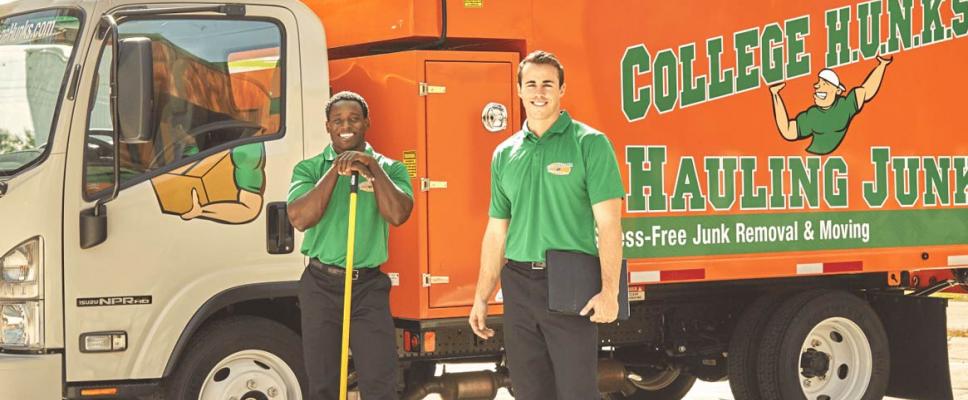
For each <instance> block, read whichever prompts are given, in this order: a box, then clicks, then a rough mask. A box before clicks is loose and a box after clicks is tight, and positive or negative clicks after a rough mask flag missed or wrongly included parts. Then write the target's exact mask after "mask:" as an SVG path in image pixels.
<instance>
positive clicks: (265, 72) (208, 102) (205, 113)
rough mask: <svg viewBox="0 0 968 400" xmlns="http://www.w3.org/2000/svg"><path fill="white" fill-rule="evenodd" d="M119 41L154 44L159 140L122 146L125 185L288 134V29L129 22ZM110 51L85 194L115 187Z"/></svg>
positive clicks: (90, 137)
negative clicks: (285, 35) (285, 33)
mask: <svg viewBox="0 0 968 400" xmlns="http://www.w3.org/2000/svg"><path fill="white" fill-rule="evenodd" d="M119 32H120V38H121V39H124V38H129V37H146V38H149V39H151V50H152V69H153V71H152V76H153V89H154V90H153V94H154V95H153V96H154V98H153V99H152V104H153V113H152V114H153V121H152V124H151V129H153V130H154V135H153V140H151V141H150V142H146V143H137V144H121V145H120V146H121V148H120V154H121V157H120V164H121V182H122V185H127V184H134V183H137V182H139V181H142V180H144V179H147V178H149V177H151V176H154V175H157V174H159V173H163V172H165V171H169V170H171V169H173V168H178V167H180V166H183V165H186V164H188V163H191V162H193V160H198V159H201V158H203V157H205V156H206V155H209V154H214V153H215V152H218V151H221V150H224V149H228V148H232V147H234V146H236V145H240V144H244V143H251V142H253V141H259V140H267V139H271V138H273V137H279V136H281V134H282V126H283V117H284V115H283V112H282V110H283V107H282V99H283V98H284V96H283V93H282V82H283V76H282V71H283V63H282V60H283V57H282V54H283V50H284V49H283V47H282V31H281V29H280V28H279V26H278V25H277V24H275V23H273V22H269V21H263V20H224V19H219V20H215V19H204V18H185V19H148V20H133V21H126V22H122V23H121V24H120V25H119ZM111 57H112V52H111V48H110V46H107V47H105V48H104V50H103V51H102V54H101V56H100V60H99V66H98V73H97V80H98V82H97V84H96V85H95V89H94V90H95V93H94V96H93V99H94V102H93V103H92V105H91V110H90V116H89V119H88V131H87V140H86V148H85V161H84V186H85V187H84V194H85V197H86V198H87V199H89V200H90V199H92V198H94V197H97V196H98V195H100V194H103V193H105V192H106V190H107V189H109V188H111V187H112V186H113V184H114V182H113V168H114V159H113V157H114V148H113V146H114V145H115V144H114V143H113V140H112V136H113V135H112V133H113V123H112V118H111V113H110V103H109V99H110V68H111Z"/></svg>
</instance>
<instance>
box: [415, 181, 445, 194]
mask: <svg viewBox="0 0 968 400" xmlns="http://www.w3.org/2000/svg"><path fill="white" fill-rule="evenodd" d="M430 189H447V181H432V180H430V179H429V178H420V191H421V192H429V191H430Z"/></svg>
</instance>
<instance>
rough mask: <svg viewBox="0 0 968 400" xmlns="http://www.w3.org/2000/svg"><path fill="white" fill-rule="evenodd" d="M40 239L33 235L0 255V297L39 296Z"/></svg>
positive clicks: (41, 262) (41, 263)
mask: <svg viewBox="0 0 968 400" xmlns="http://www.w3.org/2000/svg"><path fill="white" fill-rule="evenodd" d="M42 254H43V252H42V251H41V240H40V237H39V236H37V237H34V238H31V239H30V240H27V241H26V242H23V243H21V244H19V245H17V247H14V248H13V250H10V251H8V252H7V254H4V255H3V257H0V272H2V273H0V298H7V299H36V298H39V297H40V286H41V285H40V284H41V282H42V279H41V278H42V276H41V273H42V272H43V265H44V263H43V260H42V259H41V257H42V256H41V255H42Z"/></svg>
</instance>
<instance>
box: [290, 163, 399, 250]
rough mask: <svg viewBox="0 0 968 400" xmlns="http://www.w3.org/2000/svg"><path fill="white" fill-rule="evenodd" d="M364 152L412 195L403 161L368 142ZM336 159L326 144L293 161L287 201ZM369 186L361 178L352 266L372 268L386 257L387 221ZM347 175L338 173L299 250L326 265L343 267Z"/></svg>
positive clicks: (310, 186) (309, 187) (313, 184)
mask: <svg viewBox="0 0 968 400" xmlns="http://www.w3.org/2000/svg"><path fill="white" fill-rule="evenodd" d="M366 153H367V154H370V155H372V156H373V157H374V158H376V160H377V162H379V164H380V167H381V168H383V170H384V171H386V173H387V176H389V177H390V180H391V181H393V183H394V184H395V185H396V186H397V187H398V188H400V190H402V191H403V192H404V193H406V194H407V195H408V196H410V197H411V198H413V186H411V184H410V176H409V175H408V174H407V168H406V167H405V166H404V165H403V163H401V162H399V161H396V160H392V159H390V158H387V157H385V156H383V155H382V154H380V153H377V152H375V151H373V148H372V147H370V145H369V144H367V145H366ZM334 160H336V151H335V150H333V146H332V145H330V146H326V149H324V150H323V152H322V153H320V154H319V155H317V156H315V157H313V158H310V159H307V160H304V161H301V162H300V163H299V164H296V168H295V169H294V170H293V172H292V183H291V184H290V185H289V203H292V202H293V201H294V200H296V199H298V198H300V197H302V195H304V194H306V192H309V191H310V190H312V189H313V188H314V187H316V184H317V183H318V182H319V181H320V180H321V179H323V175H325V174H326V172H327V171H329V168H330V167H331V166H332V165H333V161H334ZM367 188H372V185H367V184H366V178H363V177H362V176H361V177H360V190H359V195H358V196H357V201H356V239H355V240H356V242H355V245H354V246H353V268H374V267H378V266H380V264H383V263H384V262H386V260H387V238H388V237H389V229H388V226H387V221H386V220H385V219H383V216H382V215H380V210H379V208H378V207H377V204H376V197H375V196H374V194H373V192H372V189H367ZM349 215H350V177H348V176H340V177H339V178H338V179H337V182H336V186H335V187H334V188H333V194H332V197H330V199H329V205H328V206H327V207H326V211H325V212H324V213H323V217H322V218H321V219H320V220H319V222H318V223H316V225H313V226H312V227H310V228H309V229H307V230H306V232H305V235H304V236H303V244H302V248H301V251H302V253H303V254H305V255H306V256H308V257H312V258H316V259H318V260H319V261H322V262H323V263H326V264H331V265H339V266H342V267H346V236H347V232H348V231H349V229H348V226H349Z"/></svg>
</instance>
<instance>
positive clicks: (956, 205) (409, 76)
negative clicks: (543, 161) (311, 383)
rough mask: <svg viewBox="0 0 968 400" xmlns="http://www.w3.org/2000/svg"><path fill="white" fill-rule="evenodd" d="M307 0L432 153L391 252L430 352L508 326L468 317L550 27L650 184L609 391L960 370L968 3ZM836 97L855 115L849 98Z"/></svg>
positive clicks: (413, 144) (940, 389) (569, 69)
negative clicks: (943, 294) (483, 244)
mask: <svg viewBox="0 0 968 400" xmlns="http://www.w3.org/2000/svg"><path fill="white" fill-rule="evenodd" d="M307 4H309V5H310V6H311V7H312V8H313V9H314V10H315V11H316V13H317V14H318V15H319V16H320V19H321V20H322V21H323V24H324V26H325V29H326V31H327V33H328V47H329V54H330V76H331V78H330V79H331V83H332V90H333V91H337V90H355V91H358V92H360V93H361V94H363V95H364V96H365V97H366V98H367V100H368V101H369V102H370V104H371V106H372V108H373V110H374V113H373V115H372V117H371V118H372V119H373V124H372V125H373V127H374V129H372V131H371V134H370V135H369V140H370V141H371V142H372V143H374V146H376V147H377V148H380V149H383V151H386V152H387V153H388V154H391V155H394V156H395V157H397V158H401V157H406V156H405V155H406V154H413V155H415V156H413V157H412V158H411V160H413V161H411V162H412V163H413V164H414V171H413V175H412V176H413V177H414V179H415V180H419V184H420V185H419V186H420V187H421V188H422V190H421V191H420V192H419V193H418V194H417V202H416V204H417V207H416V208H415V214H414V216H415V218H413V220H412V221H411V222H410V223H408V224H407V225H405V226H403V227H402V228H399V229H396V230H395V231H394V232H393V233H392V234H391V248H392V254H391V257H390V261H389V263H388V265H387V266H386V267H387V269H388V270H392V271H396V272H398V273H399V274H400V277H401V280H400V282H401V283H400V285H401V286H400V287H398V288H396V289H395V291H394V292H393V294H392V306H393V310H394V313H395V316H396V317H397V318H398V319H399V320H400V321H401V326H402V327H404V333H405V335H406V338H408V339H409V341H408V342H405V343H404V344H403V347H404V348H403V349H402V350H403V351H402V356H403V357H404V358H413V359H421V358H431V359H432V358H463V357H467V358H471V357H472V356H475V353H476V354H480V353H485V352H487V351H489V350H492V349H494V348H495V347H494V346H495V344H494V343H490V342H480V341H478V340H477V339H475V338H474V336H473V334H471V333H470V330H469V328H468V327H467V326H465V322H464V318H463V317H464V316H465V315H466V313H467V312H468V311H469V307H470V305H471V303H472V298H473V291H474V284H475V282H476V278H477V270H478V265H479V254H480V237H481V233H482V232H483V227H484V225H485V222H486V215H487V205H488V198H489V192H488V190H489V189H488V182H489V175H488V174H489V165H490V164H489V163H490V157H491V151H492V150H493V149H494V148H495V146H496V145H497V144H499V143H500V142H501V141H503V140H504V139H505V138H507V137H508V136H509V135H511V134H513V133H514V132H516V131H517V130H518V129H520V127H521V124H522V123H523V122H524V119H525V118H526V116H525V115H523V114H522V109H521V107H520V106H519V100H518V98H517V94H516V85H517V81H516V72H517V62H518V60H519V59H520V58H522V57H523V56H524V55H525V54H527V53H528V52H530V51H533V50H536V49H543V50H548V51H552V52H555V53H556V54H557V55H558V56H559V57H560V58H561V60H562V61H563V63H564V65H565V72H566V74H565V75H566V80H565V82H566V87H567V90H566V95H565V97H564V99H563V106H564V108H566V109H567V110H569V112H571V113H572V115H574V116H575V117H576V118H578V119H581V120H582V121H583V122H586V123H589V124H590V125H591V126H593V127H595V128H597V129H600V130H601V131H602V132H604V133H605V134H606V135H607V136H608V137H609V139H610V140H611V142H612V144H613V145H614V148H615V152H616V154H617V155H618V158H619V164H620V165H621V167H622V173H623V178H624V179H625V182H626V184H627V196H626V198H625V200H624V214H623V217H624V218H623V227H624V235H625V236H624V255H625V257H626V258H628V260H629V270H630V279H629V281H630V284H631V285H632V288H631V289H632V296H633V299H635V300H636V301H635V302H634V303H633V308H632V309H633V312H632V315H633V316H632V319H631V320H630V321H628V322H621V323H615V324H612V325H609V326H607V327H605V328H603V330H602V335H601V340H602V346H603V352H602V358H603V360H602V364H601V365H602V368H601V384H602V388H603V392H611V393H612V394H610V396H612V398H635V399H639V398H641V399H645V398H650V399H651V398H679V397H681V396H682V395H683V394H684V393H685V392H686V391H687V390H688V387H689V386H691V384H692V382H693V381H694V380H695V379H696V378H698V379H703V380H709V381H716V380H720V379H724V378H728V379H730V382H731V384H732V385H733V389H734V393H735V395H736V396H737V398H759V397H747V393H751V392H757V393H758V392H760V391H762V392H763V393H780V394H782V395H783V398H797V397H795V396H796V395H801V396H803V397H805V398H808V399H824V398H826V399H855V398H856V399H860V398H868V397H869V396H878V397H879V396H880V395H883V394H884V393H885V392H887V393H890V394H892V395H896V396H902V397H903V396H911V397H919V398H949V397H950V396H951V395H950V384H949V383H946V382H947V381H948V377H947V372H946V371H947V366H946V365H947V355H946V352H945V345H944V338H945V333H944V332H945V330H944V325H945V321H944V313H943V310H944V301H943V300H938V299H933V298H925V297H924V296H925V295H927V294H929V293H931V292H932V291H933V290H932V289H931V288H922V289H921V290H919V291H912V290H908V289H915V287H916V286H917V285H916V284H912V279H911V277H912V273H913V272H915V271H919V270H934V269H938V270H952V269H957V268H959V267H962V268H963V267H964V266H965V265H966V264H968V258H966V257H965V256H966V255H968V158H966V156H968V139H966V138H965V136H964V130H963V129H962V128H961V124H960V123H959V122H957V121H958V118H957V117H956V116H957V115H959V114H960V113H961V112H960V110H961V109H963V106H962V104H963V102H962V101H960V100H959V98H960V97H961V94H962V93H964V92H965V91H966V90H968V78H966V77H965V75H964V73H963V72H960V71H963V69H964V65H965V63H966V62H968V39H962V38H963V37H964V35H965V34H966V33H968V32H966V28H968V20H966V18H965V17H966V12H968V3H965V2H958V1H955V2H951V3H948V4H944V3H938V2H934V3H932V2H927V4H926V3H924V2H921V3H918V2H913V3H912V2H903V1H902V2H899V1H893V0H891V1H867V2H861V1H820V2H809V3H803V2H792V3H791V2H780V3H777V2H753V1H751V2H739V3H737V2H700V1H683V2H671V3H670V2H650V1H627V2H613V3H593V2H564V3H562V2H552V1H542V0H534V1H526V2H514V3H511V2H499V1H483V2H481V1H446V2H438V1H433V0H425V1H412V2H399V3H391V4H388V3H387V2H364V3H360V2H348V1H319V2H307ZM831 74H832V75H831ZM830 81H838V82H834V83H836V85H827V86H837V87H835V88H834V89H835V90H833V91H832V92H830V91H828V90H825V88H822V87H821V83H824V82H827V83H829V82H830ZM779 85H785V86H783V87H782V90H779V91H778V92H777V95H776V96H774V93H773V91H772V90H771V87H772V88H777V89H779V88H780V86H779ZM828 93H829V96H830V98H823V97H824V96H827V95H828ZM858 97H860V99H858ZM777 98H779V99H780V101H779V103H777V102H776V101H775V100H776V99H777ZM834 102H844V104H842V105H848V106H850V107H851V112H850V113H849V116H848V115H844V116H842V117H840V118H839V119H838V117H836V116H834V115H833V114H835V113H834V112H830V113H829V114H831V115H826V114H828V110H830V109H831V108H832V107H831V105H832V103H834ZM847 102H851V103H850V104H847ZM778 108H781V109H783V111H784V115H782V116H778V115H777V114H778ZM495 109H499V110H501V112H500V117H498V118H496V119H495V118H493V117H491V116H492V115H493V114H494V113H495V111H494V110H495ZM778 119H780V120H782V124H780V122H778ZM794 123H798V125H799V126H797V127H796V128H794V129H793V130H792V131H791V130H790V126H791V125H792V124H794ZM785 131H786V132H785ZM791 132H792V136H789V135H788V133H791ZM414 183H415V187H416V186H417V185H416V184H417V183H418V181H415V182H414ZM413 275H420V276H422V279H419V280H418V279H404V278H405V277H407V278H409V277H410V276H413ZM958 276H960V277H962V278H961V281H960V282H961V283H964V275H958ZM500 303H501V299H500V293H499V292H498V293H496V294H495V298H494V299H493V303H492V304H493V308H492V309H491V310H490V311H491V313H492V314H500V312H501V306H500ZM496 318H497V320H496V321H495V324H498V325H499V324H500V322H499V317H496ZM408 324H409V325H408ZM498 336H500V335H498ZM498 342H499V340H498ZM912 342H915V343H919V344H920V345H919V346H918V347H917V348H918V350H917V351H913V350H912V349H911V346H910V343H912ZM421 346H422V347H421ZM841 346H846V347H841ZM847 348H849V349H852V350H850V351H847V352H845V349H847ZM854 350H858V351H857V352H854ZM848 353H849V355H848ZM497 356H498V355H497V354H495V357H497ZM613 364H618V365H617V367H618V368H617V369H618V370H619V371H621V370H623V369H624V371H621V372H619V373H612V372H613V371H615V370H616V369H613V368H611V367H613V366H615V365H613ZM925 371H931V372H930V373H928V372H925ZM764 377H766V378H767V379H764ZM770 377H772V379H770ZM438 379H439V378H438ZM764 385H765V386H766V387H763V386H764ZM791 396H792V397H791Z"/></svg>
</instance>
